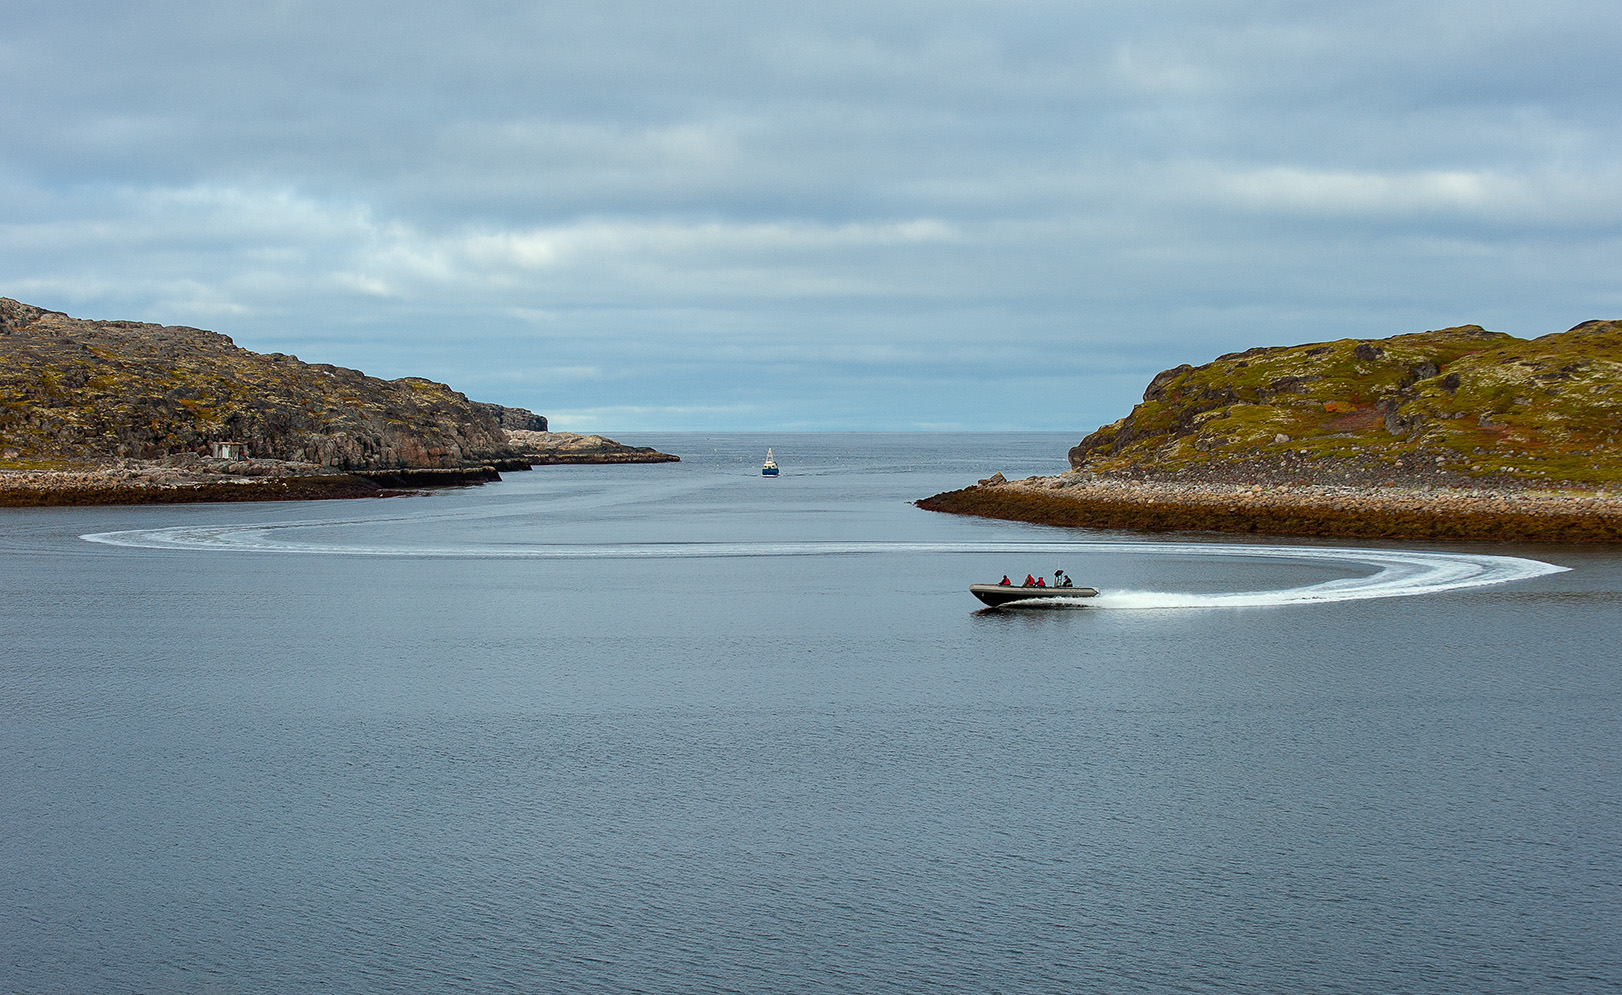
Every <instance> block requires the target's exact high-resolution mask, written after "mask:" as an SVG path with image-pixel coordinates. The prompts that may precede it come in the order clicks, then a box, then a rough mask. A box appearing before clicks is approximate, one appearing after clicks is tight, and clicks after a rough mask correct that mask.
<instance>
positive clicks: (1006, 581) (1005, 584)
mask: <svg viewBox="0 0 1622 995" xmlns="http://www.w3.org/2000/svg"><path fill="white" fill-rule="evenodd" d="M997 583H999V584H1001V585H1002V586H1003V587H1013V586H1014V582H1013V581H1011V580H1009V579H1008V575H1007V574H1003V575H1002V580H1000V581H998V582H997Z"/></svg>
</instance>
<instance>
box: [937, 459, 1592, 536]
mask: <svg viewBox="0 0 1622 995" xmlns="http://www.w3.org/2000/svg"><path fill="white" fill-rule="evenodd" d="M915 503H916V504H917V506H918V507H920V508H923V509H925V510H928V511H941V512H948V513H952V514H961V515H979V516H983V517H987V518H999V519H1005V520H1008V521H1018V522H1032V523H1036V524H1042V525H1059V526H1069V527H1084V528H1099V529H1127V530H1135V531H1137V530H1141V531H1202V532H1204V531H1210V532H1244V533H1264V534H1272V535H1291V536H1334V537H1344V538H1363V539H1448V540H1474V541H1482V540H1486V541H1519V542H1527V541H1530V542H1618V541H1622V495H1616V494H1612V493H1610V492H1609V491H1604V490H1576V489H1570V490H1567V489H1548V490H1536V489H1532V488H1529V487H1522V486H1473V487H1472V486H1463V487H1435V486H1431V485H1428V484H1414V485H1412V486H1403V485H1394V484H1387V485H1376V486H1367V485H1355V484H1316V483H1314V484H1294V483H1290V484H1278V483H1274V484H1263V483H1248V484H1247V483H1231V482H1212V481H1204V482H1200V483H1180V482H1175V481H1163V480H1143V479H1130V478H1124V479H1123V478H1114V477H1109V476H1103V475H1098V474H1090V473H1067V474H1063V475H1061V476H1056V477H1029V478H1026V479H1024V480H1016V481H1006V480H1003V479H1002V475H1001V474H998V475H996V476H994V477H991V478H988V479H987V480H984V481H981V482H980V483H979V484H977V485H976V486H973V487H966V488H963V489H961V490H956V491H949V492H947V493H944V494H936V495H934V496H932V497H928V498H924V499H922V500H920V501H917V502H915Z"/></svg>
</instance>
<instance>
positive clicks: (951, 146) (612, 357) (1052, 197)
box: [0, 0, 1622, 432]
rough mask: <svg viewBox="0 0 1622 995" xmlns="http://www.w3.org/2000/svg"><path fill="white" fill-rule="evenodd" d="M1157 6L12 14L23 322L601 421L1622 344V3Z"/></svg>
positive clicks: (1, 181)
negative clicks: (1311, 361)
mask: <svg viewBox="0 0 1622 995" xmlns="http://www.w3.org/2000/svg"><path fill="white" fill-rule="evenodd" d="M1121 6H1124V5H1115V4H1094V3H1076V2H1073V0H1071V2H1065V3H1046V2H1014V3H1009V2H1006V0H1004V2H1000V3H995V4H994V3H989V2H985V3H981V2H970V0H948V2H934V3H928V4H923V3H907V2H900V3H894V4H887V5H882V6H881V8H880V9H877V10H875V9H872V6H871V5H868V4H857V3H846V2H841V0H832V2H828V3H824V4H819V5H786V4H773V3H766V4H759V3H757V4H752V5H750V4H740V3H721V2H677V3H672V4H666V5H647V4H628V3H620V2H613V0H608V2H601V3H595V4H591V5H568V4H539V3H489V4H480V5H472V6H464V7H461V8H456V7H452V6H449V5H441V4H429V3H420V2H414V0H396V2H392V3H389V4H383V3H371V2H362V3H347V4H343V5H340V7H339V8H338V9H337V10H334V9H333V8H332V5H323V4H315V3H306V2H302V0H287V2H268V3H264V4H261V5H257V6H256V7H254V8H253V9H252V10H251V11H249V10H243V9H235V7H234V6H233V5H213V6H212V7H211V6H209V5H203V6H202V7H199V5H196V4H190V3H186V4H182V3H178V2H146V3H120V4H105V5H103V6H100V7H97V8H95V9H94V11H93V13H92V14H87V13H86V10H87V8H84V7H83V6H73V5H68V6H64V5H61V4H44V3H31V2H19V3H14V4H12V5H10V7H9V8H8V24H7V30H6V32H5V33H4V34H3V35H0V92H3V93H4V95H5V99H4V100H0V134H4V135H5V136H7V140H6V141H5V142H3V143H0V294H4V295H7V296H12V297H16V298H19V299H22V300H26V301H29V302H30V303H37V304H42V305H45V306H49V307H54V308H58V309H61V310H67V311H69V312H70V313H74V314H76V315H81V316H85V317H104V318H115V317H116V318H127V317H132V318H142V319H147V320H154V321H163V322H168V323H188V324H195V325H200V326H203V327H209V328H214V329H216V330H219V331H223V332H226V333H227V334H231V335H233V336H234V337H235V338H237V339H238V341H240V342H241V343H243V344H244V345H248V346H250V347H253V348H258V349H262V350H280V351H286V352H296V353H298V354H300V355H301V356H303V357H304V358H307V359H311V360H321V361H330V362H338V363H343V364H346V365H352V366H358V367H360V368H362V369H365V370H367V371H368V372H372V373H377V374H380V375H385V376H398V375H405V374H422V375H428V376H432V377H435V378H436V379H443V380H447V381H449V382H451V383H453V384H455V385H456V386H458V387H459V388H461V389H464V390H467V391H468V392H469V393H471V394H474V395H475V396H479V397H481V398H484V399H488V400H493V401H501V402H505V403H509V404H522V405H526V406H531V407H534V408H535V409H536V410H539V411H543V412H547V413H550V414H555V415H559V416H560V417H559V419H558V420H559V427H562V428H571V429H587V430H624V429H637V428H644V429H654V428H661V429H663V428H677V429H680V428H695V429H712V428H721V429H725V428H785V429H787V428H897V429H904V428H909V427H915V426H929V427H961V428H1055V429H1064V430H1074V431H1078V432H1085V431H1087V430H1090V429H1091V428H1092V427H1093V426H1095V425H1096V424H1098V423H1099V422H1100V421H1106V420H1109V419H1111V418H1114V417H1116V416H1117V415H1119V414H1121V413H1124V410H1125V407H1126V406H1127V405H1128V404H1129V403H1130V402H1131V400H1132V399H1133V397H1134V395H1135V394H1136V393H1137V391H1138V390H1141V387H1142V384H1143V382H1144V381H1146V380H1147V378H1148V376H1149V375H1150V374H1152V373H1153V372H1154V371H1155V370H1158V369H1160V368H1163V367H1165V366H1170V365H1175V364H1176V363H1179V362H1201V361H1204V360H1206V359H1209V358H1211V357H1212V356H1214V355H1216V354H1218V353H1220V352H1224V351H1229V350H1232V349H1238V348H1244V347H1248V346H1251V345H1258V344H1268V343H1279V342H1296V341H1305V340H1308V339H1315V338H1323V337H1335V336H1341V335H1359V336H1377V335H1388V334H1396V333H1400V332H1407V331H1416V330H1419V329H1422V328H1428V327H1439V326H1442V325H1449V324H1458V323H1463V322H1479V323H1482V324H1485V325H1488V326H1489V327H1493V328H1497V329H1500V330H1504V331H1510V332H1513V333H1516V334H1523V335H1535V334H1542V333H1545V332H1550V331H1558V330H1561V329H1564V328H1566V327H1568V326H1570V325H1572V324H1575V323H1576V322H1578V321H1581V320H1584V319H1586V318H1591V317H1600V316H1605V317H1615V316H1618V315H1622V278H1619V277H1618V276H1617V273H1616V269H1615V266H1614V264H1613V263H1612V260H1614V259H1616V258H1618V255H1619V253H1618V249H1619V248H1622V246H1619V244H1618V243H1619V241H1622V238H1619V233H1622V193H1619V191H1622V167H1619V166H1618V165H1616V164H1617V163H1622V155H1619V153H1622V147H1619V146H1622V140H1619V136H1622V131H1619V127H1618V126H1619V123H1622V122H1619V120H1618V118H1619V114H1622V111H1619V109H1618V106H1617V105H1616V103H1615V101H1614V99H1612V98H1611V94H1610V92H1609V91H1610V88H1609V87H1608V86H1607V84H1606V79H1605V78H1606V72H1607V70H1606V69H1605V67H1606V66H1608V65H1609V62H1610V55H1611V53H1610V41H1611V40H1612V39H1615V38H1616V37H1618V33H1619V31H1618V29H1622V8H1617V7H1616V6H1615V5H1614V4H1601V3H1597V2H1574V0H1567V2H1555V3H1552V4H1548V5H1543V6H1540V7H1538V8H1536V10H1532V9H1530V8H1528V9H1526V10H1518V9H1506V8H1505V7H1504V6H1503V5H1501V4H1492V3H1486V2H1475V0H1472V2H1464V0H1455V2H1440V3H1432V4H1428V5H1421V6H1417V7H1416V6H1415V5H1411V4H1397V3H1365V4H1353V5H1340V6H1334V7H1330V6H1326V5H1308V6H1307V7H1305V8H1303V6H1302V5H1299V4H1285V3H1268V2H1261V3H1256V2H1246V3H1238V2H1232V3H1228V2H1220V0H1208V2H1199V0H1184V2H1155V0H1148V2H1145V3H1141V4H1134V5H1130V9H1127V10H1120V9H1116V8H1118V7H1121Z"/></svg>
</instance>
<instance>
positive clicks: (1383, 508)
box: [918, 321, 1622, 542]
mask: <svg viewBox="0 0 1622 995" xmlns="http://www.w3.org/2000/svg"><path fill="white" fill-rule="evenodd" d="M1619 419H1622V322H1616V321H1588V322H1584V323H1583V324H1580V325H1578V326H1577V327H1575V328H1572V329H1570V330H1569V331H1566V332H1560V333H1556V334H1551V335H1545V336H1541V337H1539V338H1536V339H1530V340H1528V339H1519V338H1515V337H1513V336H1509V335H1505V334H1503V333H1499V332H1489V331H1486V330H1484V329H1482V328H1480V327H1479V326H1475V325H1467V326H1462V327H1457V328H1447V329H1441V330H1438V331H1429V332H1422V333H1418V334H1411V335H1399V336H1395V337H1392V338H1386V339H1342V340H1339V341H1335V342H1318V343H1311V344H1307V345H1300V346H1291V347H1270V348H1259V349H1250V350H1247V351H1245V352H1241V353H1230V354H1229V355H1226V356H1221V357H1219V358H1218V359H1216V360H1215V361H1213V362H1211V363H1207V364H1205V365H1204V366H1200V367H1193V366H1187V365H1184V366H1179V367H1176V368H1174V369H1170V370H1166V371H1164V372H1162V373H1160V374H1158V375H1157V376H1155V377H1154V378H1153V379H1152V380H1151V381H1150V383H1149V386H1148V389H1147V390H1145V391H1144V395H1143V401H1142V403H1140V404H1138V405H1136V406H1135V407H1134V408H1133V409H1132V412H1131V413H1130V414H1129V415H1127V416H1126V417H1125V418H1122V419H1120V420H1119V421H1116V422H1113V423H1112V424H1109V425H1105V426H1103V427H1101V428H1099V429H1098V430H1097V431H1096V432H1094V433H1092V434H1091V435H1089V436H1087V437H1086V438H1085V439H1083V440H1082V441H1081V442H1080V444H1078V445H1077V446H1076V447H1075V448H1073V449H1072V450H1070V454H1069V460H1070V466H1071V469H1070V471H1069V472H1067V473H1064V474H1061V475H1057V476H1051V477H1030V478H1026V479H1024V480H1014V481H1009V480H1005V479H1004V478H1003V475H1002V474H1001V473H997V474H993V475H992V476H991V477H988V478H986V479H984V480H981V481H980V482H979V483H978V484H976V485H974V486H972V487H966V488H963V489H961V490H956V491H950V492H947V493H944V494H936V495H934V496H933V497H928V498H925V499H923V500H921V501H919V502H918V505H919V507H921V508H926V509H929V510H932V511H944V512H951V513H957V514H969V515H982V516H986V517H991V518H1001V519H1008V520H1013V521H1024V522H1035V523H1041V524H1047V525H1060V526H1080V527H1091V528H1103V529H1130V530H1145V531H1169V530H1178V531H1183V530H1188V531H1218V532H1247V533H1270V534H1277V535H1295V536H1344V537H1360V538H1388V539H1459V540H1503V541H1509V540H1514V541H1552V542H1593V541H1606V542H1615V541H1618V540H1622V458H1619V457H1618V450H1617V447H1616V436H1617V432H1618V430H1619V428H1622V421H1619Z"/></svg>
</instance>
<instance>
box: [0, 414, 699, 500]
mask: <svg viewBox="0 0 1622 995" xmlns="http://www.w3.org/2000/svg"><path fill="white" fill-rule="evenodd" d="M507 435H508V437H509V441H510V442H511V444H512V450H511V454H510V455H509V456H507V457H504V458H502V459H498V460H492V461H489V462H484V463H479V464H473V465H468V466H460V467H395V468H382V469H348V470H344V469H334V468H332V467H325V466H321V465H319V464H316V463H307V462H300V461H296V460H280V459H243V460H224V459H213V458H209V457H203V456H198V455H196V454H194V453H183V454H179V455H176V456H169V457H165V458H163V459H159V460H136V459H110V460H79V461H71V462H69V461H59V462H57V463H55V464H54V465H39V463H38V462H34V463H33V465H30V463H29V462H27V461H16V460H12V461H6V462H0V507H9V508H39V507H66V506H74V505H118V504H192V503H202V502H216V501H219V502H225V501H317V500H326V499H333V498H362V497H400V496H404V495H413V494H422V493H425V492H426V491H429V490H433V489H437V488H443V487H467V486H472V485H477V484H483V483H489V482H492V481H497V480H500V479H501V474H502V473H508V472H514V471H525V470H528V469H530V467H532V466H553V465H560V464H600V463H671V462H680V460H681V458H680V457H679V456H673V455H671V454H669V453H661V452H659V451H657V450H654V449H650V448H647V447H645V446H627V445H623V444H621V443H618V442H615V441H614V440H612V439H605V438H603V437H602V436H596V435H590V436H585V435H577V434H574V433H570V432H530V431H509V432H508V433H507ZM7 462H9V463H10V464H11V465H10V466H7Z"/></svg>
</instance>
